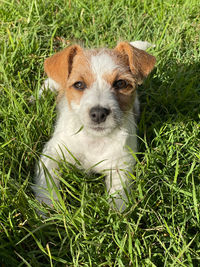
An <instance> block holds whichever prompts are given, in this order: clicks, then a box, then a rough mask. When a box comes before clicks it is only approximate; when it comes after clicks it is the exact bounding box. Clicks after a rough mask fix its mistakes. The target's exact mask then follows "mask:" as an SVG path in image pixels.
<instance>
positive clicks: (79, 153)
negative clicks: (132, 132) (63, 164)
mask: <svg viewBox="0 0 200 267" xmlns="http://www.w3.org/2000/svg"><path fill="white" fill-rule="evenodd" d="M129 137H130V136H128V135H127V134H126V133H123V132H116V133H114V134H113V135H111V136H107V137H105V136H104V137H99V136H98V137H93V136H88V135H87V134H86V133H85V132H80V133H79V134H77V135H76V137H75V136H74V137H71V138H70V139H69V138H68V139H67V140H65V141H66V142H65V143H66V146H67V147H69V149H70V151H71V152H72V153H73V154H74V156H75V157H76V158H77V159H78V160H79V161H80V163H81V165H82V167H84V168H85V169H90V168H92V169H93V170H94V171H97V172H98V171H102V170H103V169H109V168H113V167H117V166H118V167H120V165H121V164H124V162H126V161H130V154H129V153H128V152H127V150H128V149H127V147H126V145H129V144H128V143H129V142H128V140H129ZM132 143H133V146H132V149H135V147H136V146H135V145H136V137H135V138H134V139H133V140H132Z"/></svg>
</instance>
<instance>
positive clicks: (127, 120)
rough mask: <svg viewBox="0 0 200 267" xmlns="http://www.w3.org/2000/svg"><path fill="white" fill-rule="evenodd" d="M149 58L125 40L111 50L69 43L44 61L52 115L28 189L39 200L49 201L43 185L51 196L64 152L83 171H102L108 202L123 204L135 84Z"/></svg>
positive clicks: (146, 68) (145, 73)
mask: <svg viewBox="0 0 200 267" xmlns="http://www.w3.org/2000/svg"><path fill="white" fill-rule="evenodd" d="M132 44H134V43H132ZM155 62H156V60H155V57H153V56H152V55H149V54H148V53H146V52H145V51H143V50H141V49H138V48H136V47H134V46H133V45H130V44H129V43H126V42H120V43H119V44H118V45H117V46H116V47H115V48H114V49H91V50H86V49H83V48H81V47H80V46H79V45H72V46H70V47H67V48H65V49H64V50H62V51H61V52H58V53H56V54H55V55H53V56H51V57H50V58H47V59H46V60H45V63H44V69H45V72H46V74H47V76H48V79H47V80H46V84H45V85H44V87H45V86H47V85H49V87H50V88H51V89H52V90H53V89H54V90H57V91H58V100H57V108H58V117H57V122H56V125H55V130H54V133H53V136H52V138H51V139H50V140H49V141H48V142H47V144H46V145H45V147H44V149H43V152H42V156H41V160H40V162H39V164H38V167H37V170H36V181H35V183H36V184H35V186H34V188H33V190H34V191H35V195H36V198H37V199H38V200H39V201H40V202H44V203H46V204H48V205H51V204H52V201H51V199H50V196H49V191H48V190H47V189H49V188H52V190H51V194H53V198H54V199H55V200H56V199H57V195H56V192H55V191H54V190H53V188H55V186H57V187H59V179H58V178H57V176H56V169H57V168H58V163H57V162H58V161H59V159H61V158H63V156H64V158H65V159H66V160H67V161H68V162H70V163H72V164H76V161H77V160H78V161H79V162H80V163H81V165H82V167H83V168H84V169H86V170H88V169H90V170H91V169H92V170H93V171H94V172H97V173H104V174H105V177H106V178H105V183H106V187H107V190H108V192H109V194H110V195H111V196H112V197H113V198H114V203H115V204H114V205H115V206H116V207H117V208H118V209H119V210H122V211H123V210H124V209H125V207H126V205H125V204H126V200H127V196H126V193H127V192H128V187H129V185H128V184H129V183H128V176H127V173H126V172H128V171H131V169H132V167H133V166H134V164H135V159H134V158H133V156H132V155H131V153H130V150H131V151H133V152H137V137H136V117H137V115H138V110H139V102H138V98H137V92H136V89H137V85H138V84H141V83H142V82H143V80H144V78H146V77H147V76H148V75H149V73H150V72H151V71H152V69H153V68H154V65H155ZM42 90H43V89H42ZM53 184H54V186H53ZM125 188H126V189H127V190H124V189H125ZM125 192H126V193H125Z"/></svg>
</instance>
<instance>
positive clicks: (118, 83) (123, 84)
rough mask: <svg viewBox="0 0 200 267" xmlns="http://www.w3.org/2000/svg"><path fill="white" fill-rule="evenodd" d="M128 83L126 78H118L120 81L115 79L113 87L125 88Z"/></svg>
mask: <svg viewBox="0 0 200 267" xmlns="http://www.w3.org/2000/svg"><path fill="white" fill-rule="evenodd" d="M127 85H128V83H127V82H126V81H125V80H118V81H115V82H114V83H113V87H114V88H115V89H118V90H119V89H123V88H126V87H127Z"/></svg>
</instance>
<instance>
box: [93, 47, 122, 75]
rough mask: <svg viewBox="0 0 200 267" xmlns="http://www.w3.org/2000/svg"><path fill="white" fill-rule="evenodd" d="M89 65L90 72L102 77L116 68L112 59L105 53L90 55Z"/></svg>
mask: <svg viewBox="0 0 200 267" xmlns="http://www.w3.org/2000/svg"><path fill="white" fill-rule="evenodd" d="M90 64H91V69H92V72H93V73H94V74H96V75H98V76H103V75H104V74H105V73H111V72H112V71H113V70H114V69H116V67H117V64H116V62H115V61H114V59H113V57H112V56H111V55H109V54H108V53H106V52H105V51H102V52H100V53H98V54H96V55H92V56H91V58H90Z"/></svg>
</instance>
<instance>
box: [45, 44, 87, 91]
mask: <svg viewBox="0 0 200 267" xmlns="http://www.w3.org/2000/svg"><path fill="white" fill-rule="evenodd" d="M78 53H82V48H81V47H80V46H78V45H72V46H70V47H67V48H65V49H64V50H62V51H60V52H58V53H56V54H55V55H53V56H51V57H49V58H47V59H46V60H45V62H44V70H45V72H46V74H47V75H48V77H49V78H51V79H53V80H54V81H56V82H57V83H58V84H59V85H60V86H61V87H64V86H65V84H66V81H67V78H68V76H69V74H70V73H71V70H72V65H73V58H74V57H75V55H77V54H78Z"/></svg>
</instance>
